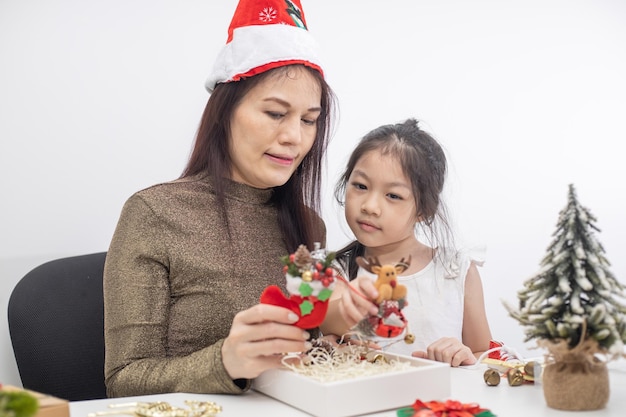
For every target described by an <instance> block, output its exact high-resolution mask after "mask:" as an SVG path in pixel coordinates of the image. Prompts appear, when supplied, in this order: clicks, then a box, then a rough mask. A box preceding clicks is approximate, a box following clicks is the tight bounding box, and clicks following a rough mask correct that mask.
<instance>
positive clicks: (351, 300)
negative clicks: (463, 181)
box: [322, 119, 491, 366]
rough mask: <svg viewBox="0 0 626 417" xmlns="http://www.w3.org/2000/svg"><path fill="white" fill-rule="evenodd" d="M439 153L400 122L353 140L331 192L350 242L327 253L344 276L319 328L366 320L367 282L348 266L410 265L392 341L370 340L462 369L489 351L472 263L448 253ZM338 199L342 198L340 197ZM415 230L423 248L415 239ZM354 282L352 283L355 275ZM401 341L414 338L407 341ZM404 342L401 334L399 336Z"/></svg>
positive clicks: (414, 125) (372, 309)
mask: <svg viewBox="0 0 626 417" xmlns="http://www.w3.org/2000/svg"><path fill="white" fill-rule="evenodd" d="M446 170H447V169H446V158H445V154H444V152H443V149H442V148H441V146H440V145H439V144H438V143H437V141H436V140H435V139H433V138H432V137H431V136H430V135H429V134H428V133H426V132H424V131H423V130H421V129H420V128H419V127H418V122H417V121H416V120H414V119H409V120H407V121H405V122H404V123H400V124H395V125H385V126H381V127H379V128H377V129H375V130H373V131H371V132H370V133H368V134H367V135H365V137H363V139H362V140H361V141H360V143H359V144H358V145H357V147H356V149H355V150H354V152H353V153H352V155H351V157H350V159H349V161H348V165H347V167H346V170H345V171H344V173H343V174H342V176H341V177H340V180H339V182H338V183H337V186H336V189H335V197H336V198H337V200H338V201H339V203H340V204H342V205H345V217H346V220H347V223H348V225H349V226H350V229H351V230H352V232H353V233H354V235H355V237H356V240H355V241H353V242H352V243H350V244H348V245H347V246H346V247H345V248H343V249H341V250H339V251H338V252H337V260H338V261H339V263H340V264H341V266H342V267H343V268H344V270H345V271H346V272H347V275H348V276H349V277H350V279H352V280H353V281H352V282H351V284H352V285H351V287H352V289H353V290H352V291H351V290H349V289H348V286H338V287H337V289H336V290H335V292H334V294H333V298H332V300H331V305H330V307H329V308H330V309H331V310H330V313H329V317H335V318H336V317H337V316H335V314H337V315H338V316H339V317H340V318H341V319H342V320H337V319H335V320H333V321H332V322H331V321H330V320H327V322H328V323H325V324H324V326H323V328H322V330H323V331H325V332H326V333H334V334H345V333H346V332H348V331H349V329H350V328H352V327H353V326H354V325H355V324H357V323H358V322H359V321H360V320H361V319H363V317H364V315H366V314H370V315H376V314H377V312H378V306H377V305H375V304H373V303H372V302H371V300H375V299H376V297H377V296H378V292H377V291H376V289H375V287H374V285H373V280H374V278H375V275H373V274H371V273H369V272H367V271H365V270H364V269H363V268H359V266H358V265H357V262H356V259H357V257H359V256H361V257H364V258H366V259H377V260H378V261H379V262H380V264H381V265H385V264H392V265H393V264H395V263H397V262H398V261H400V260H401V259H404V260H405V261H406V260H408V259H410V263H409V265H408V268H407V269H406V270H404V271H403V272H401V275H400V276H398V284H399V285H404V286H405V287H406V290H407V295H406V298H405V300H406V302H407V305H406V306H405V307H404V308H403V309H402V310H401V311H402V313H403V314H404V316H405V318H406V320H407V321H408V326H407V329H406V331H405V333H404V334H402V335H400V336H399V337H396V338H379V339H375V340H374V341H375V342H376V343H377V344H378V345H380V346H381V347H382V348H384V349H385V350H387V351H391V352H396V353H401V354H407V355H411V354H412V355H413V356H415V357H420V358H427V359H431V360H437V361H441V362H447V363H449V364H450V365H452V366H459V365H470V364H473V363H475V362H476V357H477V356H479V355H480V354H481V353H482V352H484V351H485V350H487V349H488V348H489V341H490V340H491V332H490V330H489V325H488V322H487V317H486V314H485V308H484V300H483V290H482V284H481V279H480V275H479V273H478V270H477V267H476V262H474V261H473V260H471V259H470V258H469V256H468V255H467V254H464V253H461V252H457V251H455V250H454V249H453V248H452V245H451V244H450V242H451V241H452V238H451V236H452V234H451V231H450V226H449V222H448V221H447V217H446V214H445V208H444V206H443V203H442V201H441V192H442V190H443V186H444V180H445V175H446ZM344 198H345V200H344ZM418 230H421V231H422V232H423V234H424V236H425V237H426V239H424V240H426V241H427V242H429V244H426V243H423V242H422V241H420V240H419V239H418V238H417V234H416V232H417V231H418ZM357 277H358V278H357ZM411 334H412V335H413V336H414V342H413V343H406V342H405V340H406V341H407V342H411ZM407 335H409V337H406V336H407Z"/></svg>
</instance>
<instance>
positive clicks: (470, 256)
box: [434, 247, 486, 278]
mask: <svg viewBox="0 0 626 417" xmlns="http://www.w3.org/2000/svg"><path fill="white" fill-rule="evenodd" d="M485 253H486V248H485V247H471V248H446V247H444V248H439V249H438V250H437V254H436V256H435V259H434V261H435V263H436V264H438V265H439V266H442V267H443V268H444V270H445V274H444V277H445V278H457V277H459V276H465V274H467V271H468V269H469V267H470V265H471V264H472V263H473V264H475V265H477V266H482V265H483V263H484V262H485Z"/></svg>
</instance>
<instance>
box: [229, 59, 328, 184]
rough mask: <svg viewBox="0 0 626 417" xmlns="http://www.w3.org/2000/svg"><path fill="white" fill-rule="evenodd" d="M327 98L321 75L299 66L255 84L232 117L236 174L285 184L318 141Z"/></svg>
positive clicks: (249, 180) (239, 179)
mask: <svg viewBox="0 0 626 417" xmlns="http://www.w3.org/2000/svg"><path fill="white" fill-rule="evenodd" d="M321 99H322V95H321V89H320V86H319V84H318V82H317V80H315V78H314V77H313V76H312V75H311V74H309V72H308V71H307V70H305V69H303V68H299V67H292V68H290V69H289V70H288V72H287V73H286V74H285V73H283V72H278V73H277V74H276V75H271V76H269V77H268V78H266V79H265V80H263V81H262V82H261V83H259V84H258V85H256V86H255V87H254V88H253V89H251V90H250V91H249V92H248V93H247V94H246V95H245V96H244V97H243V99H242V100H241V102H240V103H239V104H238V105H237V106H236V107H235V111H234V112H233V116H232V119H231V131H230V142H229V145H230V151H229V152H230V157H231V159H232V176H231V179H232V180H234V181H236V182H239V183H243V184H247V185H250V186H252V187H255V188H271V187H276V186H280V185H283V184H285V183H286V182H287V181H288V180H289V178H290V177H291V175H292V174H293V173H294V172H295V170H296V168H298V166H299V165H300V163H301V162H302V159H303V158H304V157H305V156H306V154H307V153H308V152H309V150H310V149H311V147H312V146H313V143H314V141H315V135H316V133H317V122H316V121H317V118H318V117H319V115H320V112H321Z"/></svg>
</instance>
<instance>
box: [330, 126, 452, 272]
mask: <svg viewBox="0 0 626 417" xmlns="http://www.w3.org/2000/svg"><path fill="white" fill-rule="evenodd" d="M374 150H376V151H380V152H381V153H382V154H383V155H390V156H392V157H394V158H395V159H396V160H397V161H398V163H399V164H400V167H401V168H402V172H404V174H405V175H406V177H407V178H408V179H409V181H410V182H411V187H412V191H413V196H414V198H415V207H417V215H418V216H419V217H420V218H421V219H422V220H421V222H420V223H419V224H420V227H421V228H422V230H423V231H424V232H425V234H426V237H427V238H428V240H429V241H430V243H431V245H432V246H433V250H434V248H435V247H436V246H438V245H441V244H448V243H451V242H452V233H451V229H450V224H449V221H448V218H447V217H448V216H447V213H446V212H447V210H446V208H445V205H444V204H443V202H442V201H441V192H442V191H443V186H444V182H445V178H446V173H447V162H446V155H445V153H444V151H443V149H442V147H441V145H439V143H438V142H437V141H436V140H435V139H434V138H433V137H432V136H431V135H430V134H428V133H427V132H425V131H423V130H422V129H420V127H419V126H418V122H417V120H415V119H408V120H406V121H405V122H403V123H398V124H388V125H383V126H380V127H378V128H376V129H374V130H372V131H371V132H369V133H368V134H366V135H365V136H364V137H363V138H362V139H361V140H360V141H359V143H358V145H357V146H356V148H355V149H354V151H353V152H352V155H350V159H349V160H348V164H347V166H346V169H345V170H344V172H343V173H342V174H341V176H340V178H339V181H338V182H337V185H336V186H335V199H336V200H337V202H339V204H340V205H342V206H343V205H344V204H345V201H344V199H345V192H346V187H347V185H348V181H349V179H350V175H352V171H353V170H354V167H355V165H356V164H357V162H358V161H359V160H360V159H361V158H362V157H363V155H365V154H366V153H368V152H371V151H374ZM364 252H365V248H364V247H363V245H361V244H360V243H359V242H358V241H356V240H355V241H353V242H351V243H349V244H348V245H346V246H345V247H344V248H342V249H340V250H339V251H337V254H336V256H337V260H338V261H339V262H340V264H341V265H342V266H343V268H344V269H345V270H346V272H347V273H348V276H349V277H350V279H353V278H355V277H356V274H357V271H358V265H357V264H356V257H357V256H363V255H364Z"/></svg>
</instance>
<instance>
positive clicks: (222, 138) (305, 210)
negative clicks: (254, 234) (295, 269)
mask: <svg viewBox="0 0 626 417" xmlns="http://www.w3.org/2000/svg"><path fill="white" fill-rule="evenodd" d="M294 67H300V68H302V69H303V70H304V71H309V73H310V74H311V75H313V77H314V78H315V79H316V80H317V82H318V83H319V86H320V88H321V97H322V98H321V108H322V111H321V113H320V116H319V118H318V119H317V133H316V137H315V141H314V143H313V146H312V147H311V150H310V151H309V153H308V154H307V155H306V156H305V157H304V159H303V160H302V163H301V164H300V166H299V167H298V169H297V170H296V172H295V173H294V174H293V175H292V176H291V178H290V179H289V180H288V181H287V182H286V183H285V184H284V185H281V186H278V187H274V192H273V193H272V197H271V198H270V200H269V201H268V202H267V204H268V205H273V206H275V207H276V208H277V210H278V219H279V224H280V228H281V231H282V234H283V239H284V241H285V244H286V246H287V249H288V250H289V251H290V252H292V251H295V250H296V249H297V247H298V245H300V244H306V245H307V246H308V247H309V248H313V247H314V243H315V242H322V240H323V238H324V236H323V235H322V231H321V230H319V222H318V221H317V218H316V216H317V215H319V213H320V207H321V202H320V199H321V197H320V195H321V181H322V165H323V161H324V158H325V152H326V148H327V147H328V142H329V139H330V136H331V133H332V132H331V129H330V125H331V122H332V118H333V115H334V112H335V108H336V97H335V95H334V92H333V91H332V89H331V88H330V86H329V85H328V84H327V83H326V81H325V80H324V78H323V76H322V75H321V74H320V73H319V72H318V71H316V70H314V69H312V68H309V67H306V66H304V65H287V66H282V67H278V68H275V69H272V70H269V71H266V72H263V73H261V74H258V75H255V76H253V77H249V78H245V79H242V80H240V81H236V82H228V83H223V84H218V85H217V86H216V87H215V90H214V91H213V93H212V94H211V96H210V97H209V100H208V102H207V105H206V108H205V109H204V113H203V115H202V119H201V121H200V126H199V128H198V133H197V135H196V140H195V144H194V148H193V150H192V153H191V156H190V158H189V161H188V163H187V166H186V167H185V169H184V171H183V173H182V175H181V178H184V177H189V176H192V175H196V174H199V173H207V174H208V175H209V176H210V177H212V178H213V179H214V181H213V183H214V188H215V193H216V198H217V203H218V207H219V212H220V213H221V215H222V217H223V218H224V221H225V222H226V225H227V227H228V228H229V218H228V210H227V207H226V200H225V197H224V191H225V183H224V181H222V180H221V179H222V178H230V176H231V169H232V160H231V157H230V153H229V132H230V121H231V116H232V114H233V112H234V110H235V108H236V106H237V105H238V104H239V103H240V102H241V100H242V99H243V98H244V97H245V96H246V94H247V93H248V92H249V91H250V90H252V89H253V88H254V87H255V86H256V85H258V84H259V83H260V82H262V81H263V80H265V79H267V78H268V77H289V76H291V75H290V71H293V68H294Z"/></svg>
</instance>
